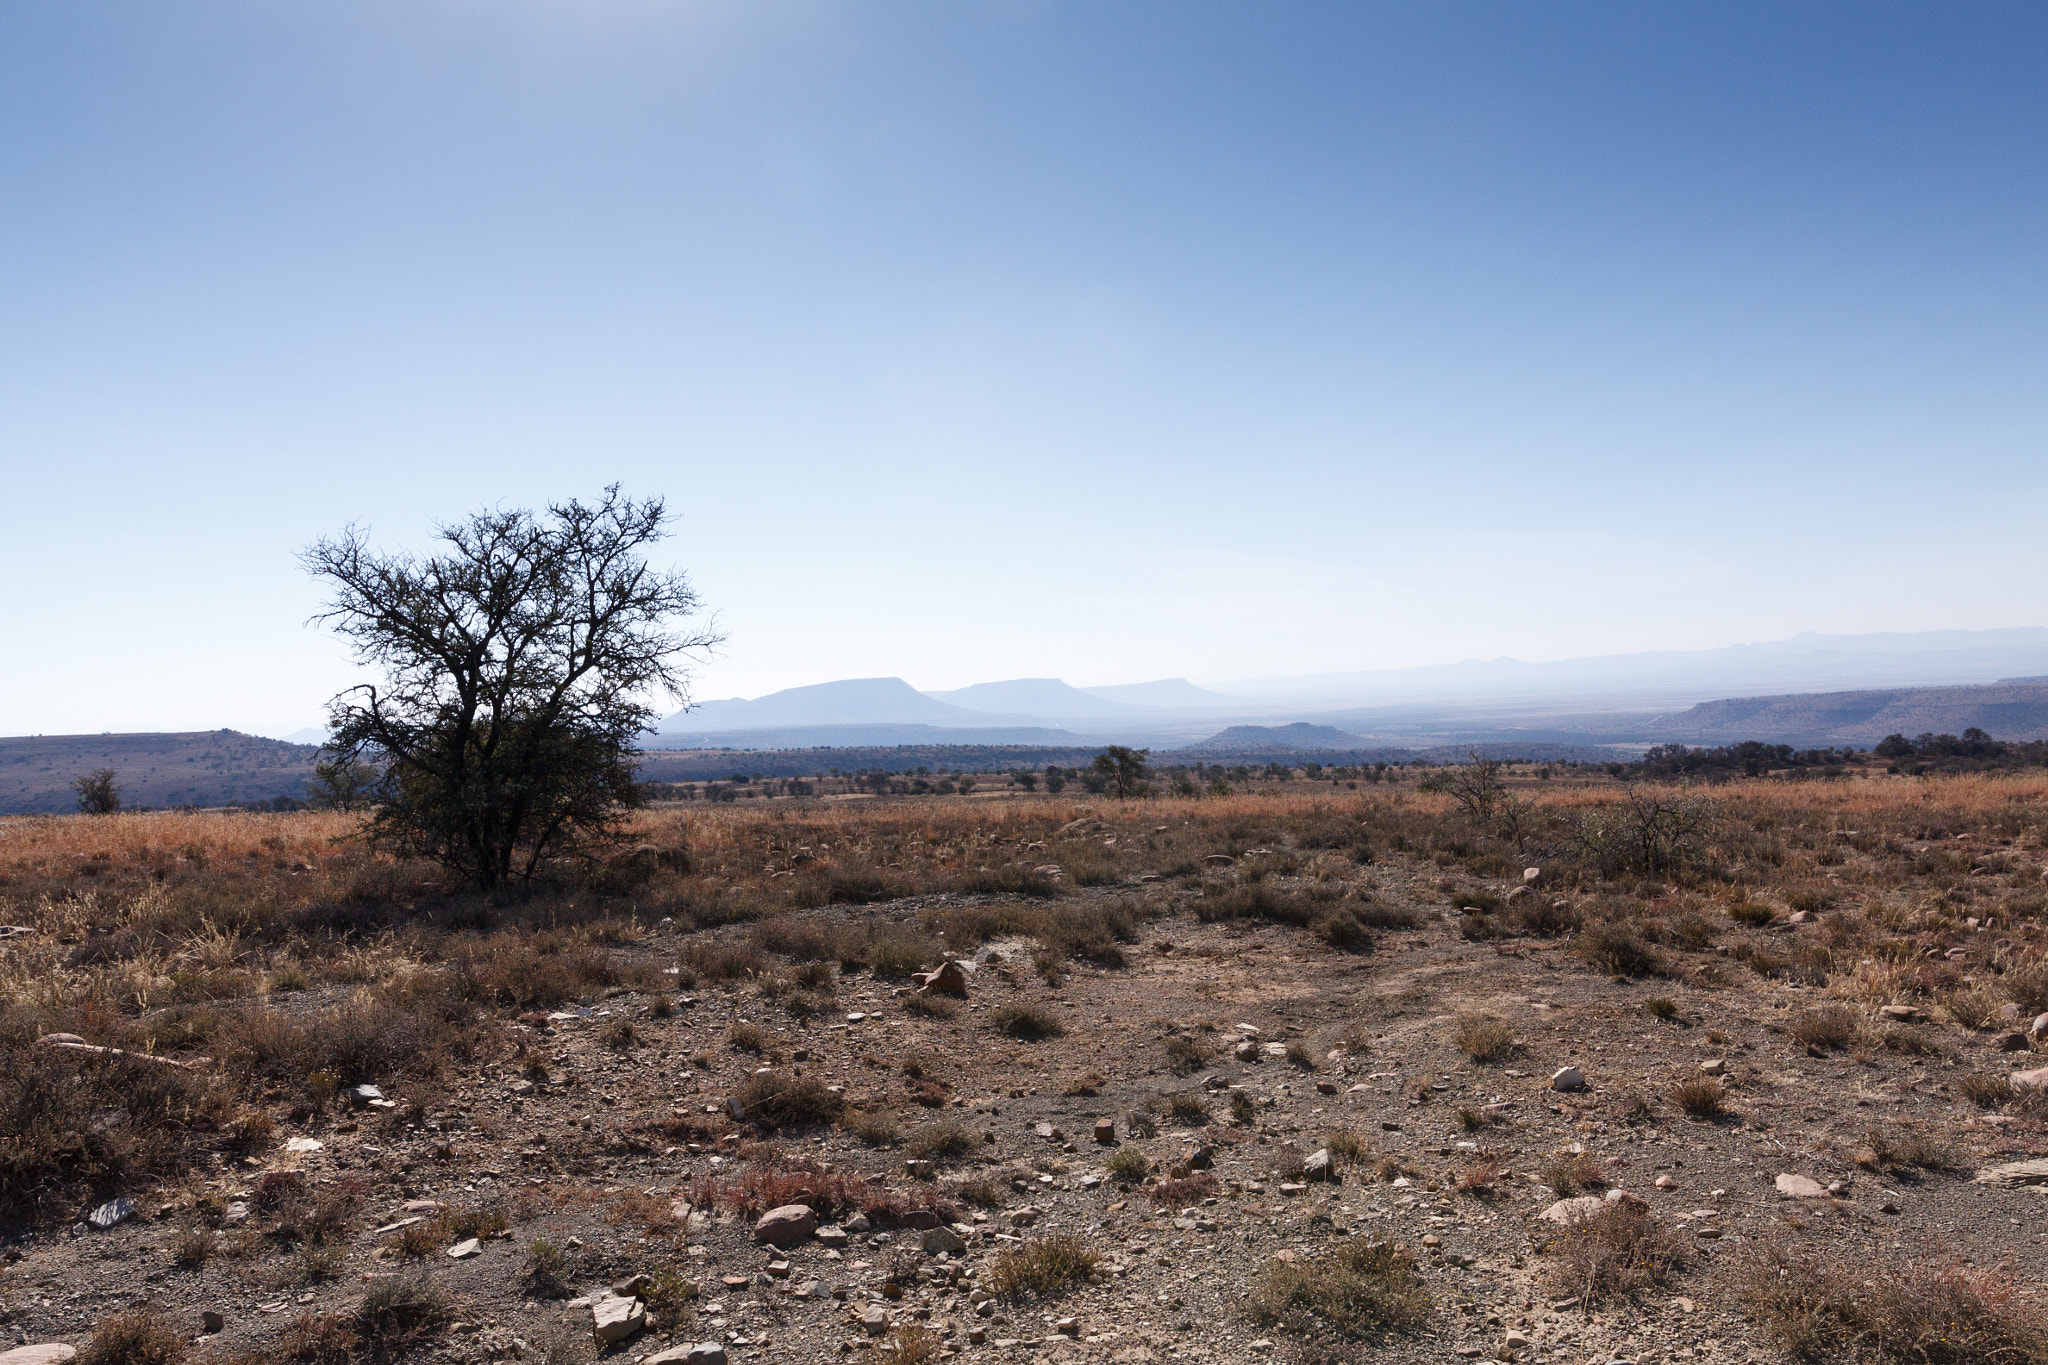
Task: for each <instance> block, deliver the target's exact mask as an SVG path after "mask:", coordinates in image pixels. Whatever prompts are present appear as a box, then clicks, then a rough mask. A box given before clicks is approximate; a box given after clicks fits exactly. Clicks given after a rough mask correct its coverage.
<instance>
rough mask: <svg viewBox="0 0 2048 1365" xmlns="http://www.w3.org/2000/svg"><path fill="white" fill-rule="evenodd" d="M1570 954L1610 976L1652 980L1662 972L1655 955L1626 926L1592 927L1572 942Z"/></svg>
mask: <svg viewBox="0 0 2048 1365" xmlns="http://www.w3.org/2000/svg"><path fill="white" fill-rule="evenodd" d="M1571 951H1572V953H1573V955H1574V956H1576V957H1578V958H1579V959H1580V960H1581V961H1583V962H1584V963H1585V964H1586V965H1587V966H1589V967H1594V968H1597V969H1598V970H1600V971H1603V972H1606V973H1608V974H1610V975H1612V976H1654V975H1656V973H1657V972H1658V971H1659V970H1660V969H1661V968H1662V965H1663V963H1662V961H1661V959H1659V958H1658V956H1657V952H1656V950H1655V949H1654V948H1652V947H1650V945H1649V944H1647V943H1645V942H1644V941H1643V938H1642V935H1641V934H1640V933H1638V932H1637V931H1636V929H1635V928H1634V927H1632V926H1630V925H1627V924H1621V923H1615V922H1609V923H1606V924H1596V925H1594V926H1593V927H1592V928H1590V929H1587V930H1585V931H1583V932H1582V933H1580V935H1579V936H1578V937H1577V938H1575V939H1573V940H1572V947H1571Z"/></svg>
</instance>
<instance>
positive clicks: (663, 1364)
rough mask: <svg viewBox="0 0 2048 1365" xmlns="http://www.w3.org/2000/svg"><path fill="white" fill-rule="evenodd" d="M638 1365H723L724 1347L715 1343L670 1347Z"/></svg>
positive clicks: (702, 1342)
mask: <svg viewBox="0 0 2048 1365" xmlns="http://www.w3.org/2000/svg"><path fill="white" fill-rule="evenodd" d="M640 1365H725V1347H723V1346H721V1345H719V1344H718V1343H717V1342H715V1341H700V1342H697V1343H696V1344H695V1345H691V1346H671V1347H669V1348H668V1349H667V1350H666V1351H657V1352H655V1353H654V1354H653V1355H651V1356H649V1357H647V1359H645V1360H643V1361H642V1362H640Z"/></svg>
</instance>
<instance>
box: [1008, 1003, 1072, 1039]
mask: <svg viewBox="0 0 2048 1365" xmlns="http://www.w3.org/2000/svg"><path fill="white" fill-rule="evenodd" d="M988 1021H989V1023H990V1024H992V1025H994V1026H995V1029H996V1031H997V1032H998V1033H1006V1034H1008V1035H1009V1036H1010V1037H1012V1038H1015V1039H1018V1040H1019V1041H1021V1042H1026V1043H1035V1042H1038V1041H1039V1040H1040V1039H1044V1038H1058V1037H1060V1036H1061V1035H1062V1034H1064V1033H1065V1032H1066V1031H1067V1027H1066V1025H1065V1024H1062V1023H1061V1022H1060V1021H1059V1019H1058V1018H1056V1017H1055V1016H1054V1015H1053V1013H1052V1011H1050V1010H1046V1009H1042V1008H1040V1007H1039V1006H1037V1005H1004V1006H1003V1007H1002V1008H1000V1009H996V1010H992V1011H990V1012H989V1016H988Z"/></svg>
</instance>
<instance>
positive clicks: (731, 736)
mask: <svg viewBox="0 0 2048 1365" xmlns="http://www.w3.org/2000/svg"><path fill="white" fill-rule="evenodd" d="M898 744H926V745H929V744H977V745H979V744H1028V745H1035V746H1038V747H1041V748H1043V747H1053V748H1063V749H1064V748H1075V747H1080V746H1084V745H1086V744H1087V741H1086V740H1085V739H1084V738H1082V737H1081V736H1080V735H1075V734H1069V733H1068V732H1067V731H1065V730H1053V729H1047V728H1045V727H1043V726H1035V725H1010V726H1001V725H978V726H976V725H943V726H942V725H790V726H784V727H767V728H761V729H753V730H713V731H708V732H705V733H701V734H672V733H669V732H667V731H664V732H662V733H660V734H657V735H650V736H648V737H647V740H646V742H645V743H644V744H643V745H642V748H644V749H646V750H648V751H650V752H651V751H655V750H662V749H692V750H697V749H708V748H719V749H738V750H745V749H821V748H836V749H847V748H856V749H871V748H876V747H880V746H893V745H898Z"/></svg>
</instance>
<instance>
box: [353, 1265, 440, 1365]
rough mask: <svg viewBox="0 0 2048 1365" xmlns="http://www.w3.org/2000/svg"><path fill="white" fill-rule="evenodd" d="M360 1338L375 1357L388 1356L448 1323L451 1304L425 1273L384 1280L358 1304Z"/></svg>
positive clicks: (356, 1317)
mask: <svg viewBox="0 0 2048 1365" xmlns="http://www.w3.org/2000/svg"><path fill="white" fill-rule="evenodd" d="M353 1325H354V1327H355V1333H356V1340H357V1341H358V1342H359V1343H360V1344H361V1346H362V1348H363V1349H364V1350H365V1351H366V1352H367V1353H368V1354H369V1355H371V1356H372V1357H373V1358H375V1359H378V1360H384V1359H388V1358H390V1357H392V1356H395V1355H397V1354H399V1353H400V1352H402V1351H404V1350H405V1349H407V1348H408V1347H410V1346H412V1345H413V1344H414V1343H416V1342H419V1341H423V1340H425V1339H427V1338H428V1337H432V1336H434V1335H436V1334H437V1333H439V1332H440V1330H441V1329H442V1328H443V1327H446V1326H447V1325H448V1304H447V1301H446V1300H444V1299H443V1298H442V1297H441V1293H440V1291H439V1290H437V1289H435V1288H434V1286H433V1285H432V1283H430V1282H429V1281H428V1280H427V1278H426V1277H425V1276H419V1277H417V1278H414V1279H404V1280H380V1281H378V1282H376V1283H375V1284H372V1285H371V1286H370V1288H369V1290H368V1291H367V1292H365V1293H364V1295H363V1300H362V1302H361V1303H360V1304H358V1305H357V1306H356V1312H355V1320H354V1324H353Z"/></svg>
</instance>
